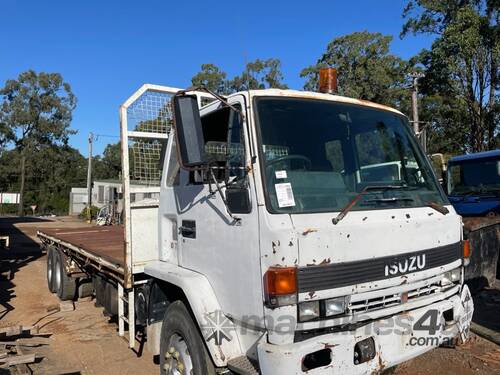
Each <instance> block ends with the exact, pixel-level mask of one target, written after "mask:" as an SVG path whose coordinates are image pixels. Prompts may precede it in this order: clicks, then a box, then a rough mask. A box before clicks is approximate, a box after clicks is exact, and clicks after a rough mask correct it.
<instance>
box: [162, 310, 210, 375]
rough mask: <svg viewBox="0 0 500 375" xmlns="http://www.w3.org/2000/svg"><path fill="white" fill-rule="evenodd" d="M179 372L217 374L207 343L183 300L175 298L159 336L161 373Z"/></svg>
mask: <svg viewBox="0 0 500 375" xmlns="http://www.w3.org/2000/svg"><path fill="white" fill-rule="evenodd" d="M172 348H173V350H172ZM172 352H173V353H172ZM176 357H177V359H176ZM179 366H181V367H182V368H179ZM176 371H177V372H176ZM178 373H181V374H191V375H215V374H216V372H215V367H214V365H213V363H212V360H211V359H210V356H209V354H208V351H207V348H206V347H205V343H204V342H203V340H202V338H201V336H200V333H199V331H198V328H197V326H196V325H195V323H194V322H193V319H192V318H191V314H190V313H189V311H188V309H187V308H186V306H185V305H184V303H183V302H182V301H175V302H173V303H172V304H170V305H169V306H168V308H167V310H166V311H165V316H164V318H163V324H162V328H161V338H160V374H162V375H170V374H178Z"/></svg>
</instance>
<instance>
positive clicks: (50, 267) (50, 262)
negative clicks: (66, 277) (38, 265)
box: [47, 247, 56, 293]
mask: <svg viewBox="0 0 500 375" xmlns="http://www.w3.org/2000/svg"><path fill="white" fill-rule="evenodd" d="M55 252H56V250H54V249H53V248H51V247H49V248H48V250H47V287H48V288H49V291H50V292H51V293H54V292H55V288H54V254H55Z"/></svg>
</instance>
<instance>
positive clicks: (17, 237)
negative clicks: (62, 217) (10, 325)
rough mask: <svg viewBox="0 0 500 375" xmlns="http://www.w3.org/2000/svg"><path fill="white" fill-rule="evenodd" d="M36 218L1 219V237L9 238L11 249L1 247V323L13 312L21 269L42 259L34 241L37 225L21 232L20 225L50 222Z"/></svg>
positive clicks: (37, 245) (38, 247)
mask: <svg viewBox="0 0 500 375" xmlns="http://www.w3.org/2000/svg"><path fill="white" fill-rule="evenodd" d="M48 221H50V220H49V219H42V218H36V217H0V236H9V239H10V246H9V248H5V247H0V309H1V311H0V321H1V320H2V319H3V318H4V317H5V316H6V315H7V314H8V313H9V312H10V311H12V310H14V308H13V306H12V305H11V304H10V301H11V300H12V298H14V297H15V292H14V288H15V276H16V273H17V272H18V271H19V269H20V268H22V267H24V266H26V265H27V264H28V263H30V262H32V261H34V260H36V259H38V258H40V257H41V256H42V255H43V254H42V251H41V250H40V246H39V244H38V243H37V242H36V241H35V240H34V238H35V235H36V225H33V226H32V228H29V229H27V230H26V228H25V229H24V230H20V229H19V228H18V225H24V224H28V225H29V224H30V223H34V224H36V223H41V222H48Z"/></svg>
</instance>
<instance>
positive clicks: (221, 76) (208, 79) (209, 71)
mask: <svg viewBox="0 0 500 375" xmlns="http://www.w3.org/2000/svg"><path fill="white" fill-rule="evenodd" d="M226 76H227V75H226V73H225V72H223V71H221V70H220V69H219V68H218V67H217V66H215V65H214V64H202V65H201V71H200V72H199V73H197V74H196V75H194V76H193V78H191V83H192V84H193V86H205V87H206V88H208V89H209V90H211V91H214V92H216V93H221V94H222V93H225V92H226V91H227V81H226Z"/></svg>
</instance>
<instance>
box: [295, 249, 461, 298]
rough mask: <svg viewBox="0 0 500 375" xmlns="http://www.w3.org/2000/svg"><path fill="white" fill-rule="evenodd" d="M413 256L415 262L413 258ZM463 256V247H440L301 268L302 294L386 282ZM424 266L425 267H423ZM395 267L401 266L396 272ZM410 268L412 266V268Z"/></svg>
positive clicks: (298, 278)
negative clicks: (380, 281)
mask: <svg viewBox="0 0 500 375" xmlns="http://www.w3.org/2000/svg"><path fill="white" fill-rule="evenodd" d="M412 257H413V259H412ZM461 257H462V244H461V242H457V243H454V244H451V245H446V246H441V247H436V248H432V249H428V250H422V251H416V252H412V253H405V254H400V255H396V256H387V257H381V258H373V259H366V260H361V261H356V262H345V263H336V264H328V265H325V266H310V267H300V268H299V269H298V274H297V282H298V289H299V293H304V292H313V291H318V290H325V289H333V288H339V287H343V286H348V285H355V284H361V283H366V282H369V281H376V280H384V279H389V278H392V277H397V276H401V275H405V274H408V273H413V272H418V271H423V270H426V269H429V268H434V267H439V266H442V265H444V264H448V263H451V262H453V261H455V260H457V259H460V258H461ZM422 264H423V266H422ZM391 266H392V267H393V268H392V271H394V267H397V270H396V271H395V272H390V271H391ZM410 266H412V267H411V268H410Z"/></svg>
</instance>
